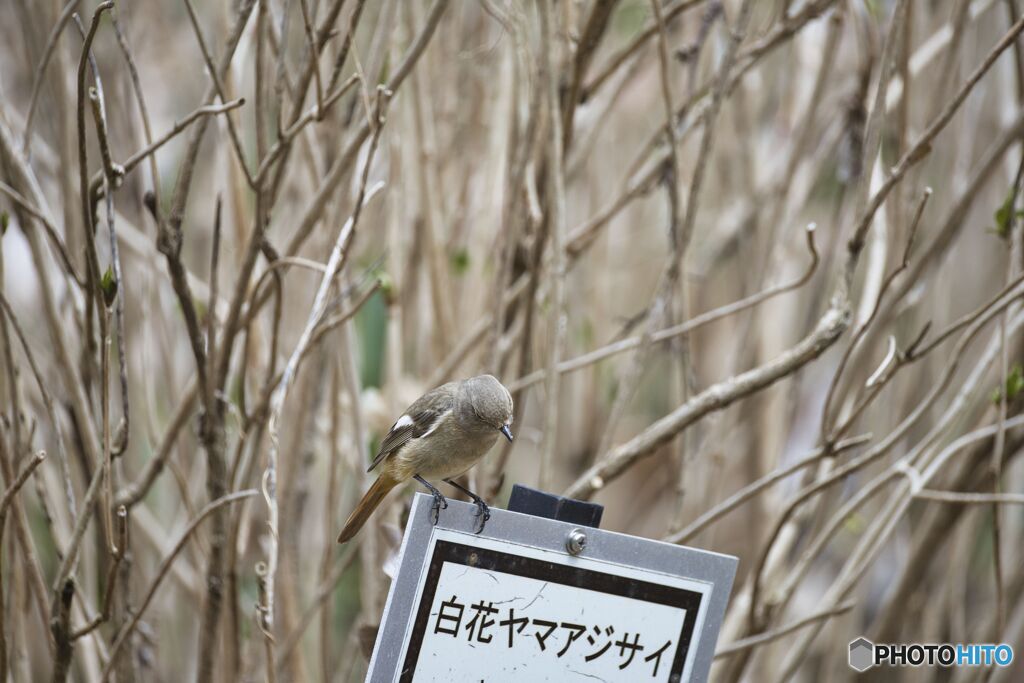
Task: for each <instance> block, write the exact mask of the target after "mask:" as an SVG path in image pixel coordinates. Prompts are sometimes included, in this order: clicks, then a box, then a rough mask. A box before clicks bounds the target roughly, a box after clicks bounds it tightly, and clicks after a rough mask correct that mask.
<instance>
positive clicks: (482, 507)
mask: <svg viewBox="0 0 1024 683" xmlns="http://www.w3.org/2000/svg"><path fill="white" fill-rule="evenodd" d="M473 502H474V503H475V504H476V517H477V520H478V521H479V524H480V526H479V527H478V528H477V530H476V531H474V532H473V533H475V534H479V533H480V532H482V531H483V530H484V526H485V525H486V524H487V521H488V520H489V519H490V518H491V508H489V507H488V506H487V503H485V502H484V501H483V500H482V499H480V498H474V500H473Z"/></svg>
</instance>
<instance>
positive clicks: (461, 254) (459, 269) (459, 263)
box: [452, 247, 469, 275]
mask: <svg viewBox="0 0 1024 683" xmlns="http://www.w3.org/2000/svg"><path fill="white" fill-rule="evenodd" d="M452 270H454V271H455V273H456V274H457V275H465V274H466V271H468V270H469V250H468V249H466V248H465V247H463V248H462V249H459V250H458V251H456V252H455V253H454V254H452Z"/></svg>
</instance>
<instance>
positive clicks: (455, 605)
mask: <svg viewBox="0 0 1024 683" xmlns="http://www.w3.org/2000/svg"><path fill="white" fill-rule="evenodd" d="M429 508H430V499H429V498H427V497H425V496H417V500H416V502H415V504H414V507H413V513H412V515H411V516H410V520H409V526H408V529H407V530H406V537H405V540H404V542H403V548H402V557H401V561H400V567H399V571H398V574H397V575H396V577H395V581H394V583H393V584H392V587H391V592H390V594H389V596H388V605H387V608H386V609H385V615H384V620H383V623H382V624H381V628H380V631H379V635H378V639H377V644H376V647H375V649H374V655H373V659H372V661H371V663H370V671H369V673H368V674H367V681H372V682H373V683H385V682H387V683H396V682H397V683H407V682H413V681H414V682H416V683H423V682H425V681H438V682H442V681H443V682H444V683H501V682H504V681H517V682H518V681H526V682H528V683H541V682H543V681H550V682H552V683H556V682H557V683H560V682H562V681H574V680H579V681H587V680H601V681H605V682H606V683H646V682H648V681H649V682H650V683H683V682H691V681H703V680H705V678H706V676H707V670H708V668H709V666H710V663H711V656H712V654H713V650H714V643H715V639H716V638H717V631H718V627H719V625H720V622H721V618H722V614H723V613H724V609H725V602H726V600H727V598H728V593H729V589H730V588H731V584H732V579H733V575H734V573H735V568H736V560H735V558H731V557H726V556H723V555H717V554H714V553H705V552H703V551H695V550H693V549H689V548H681V547H678V546H672V545H668V544H665V543H660V542H657V541H649V540H646V539H639V538H635V537H632V536H624V535H622V534H615V533H612V532H608V531H601V530H599V529H589V528H584V529H582V531H583V533H584V534H585V535H586V536H587V543H586V545H585V548H584V550H583V552H582V553H581V554H579V555H573V554H571V553H569V552H568V551H567V550H566V547H565V539H566V537H567V534H568V532H570V531H572V530H573V528H574V527H573V525H570V524H566V523H564V522H558V521H554V520H549V519H544V518H539V517H532V516H529V515H522V514H517V513H510V512H506V511H502V510H494V511H493V517H492V519H491V521H490V522H489V523H488V525H487V527H486V528H485V530H484V532H483V534H481V535H476V534H473V533H472V531H471V530H472V529H474V525H475V519H474V518H473V515H472V511H473V510H474V507H473V506H471V505H465V504H461V503H458V502H457V501H450V505H449V509H448V510H445V511H443V512H442V514H441V519H440V521H439V524H438V525H437V526H436V527H435V526H432V525H431V524H430V522H429V520H428V518H429V512H430V511H429ZM453 512H454V514H452V513H453ZM688 565H689V566H688ZM687 569H689V571H687Z"/></svg>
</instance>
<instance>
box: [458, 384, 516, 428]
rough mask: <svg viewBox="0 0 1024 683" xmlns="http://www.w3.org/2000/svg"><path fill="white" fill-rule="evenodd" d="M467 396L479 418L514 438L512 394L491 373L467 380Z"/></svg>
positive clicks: (488, 425)
mask: <svg viewBox="0 0 1024 683" xmlns="http://www.w3.org/2000/svg"><path fill="white" fill-rule="evenodd" d="M464 387H465V391H466V396H467V398H468V399H469V403H470V405H471V406H472V408H473V413H475V414H476V417H477V419H478V420H479V421H480V422H482V423H484V424H485V425H486V426H487V427H490V428H491V429H497V430H498V431H500V432H501V433H502V434H504V435H505V438H506V439H508V440H509V441H511V440H512V394H510V393H509V392H508V389H506V388H505V387H504V386H503V385H502V383H501V382H499V381H498V380H497V379H495V378H494V377H493V376H491V375H479V376H477V377H471V378H470V379H467V380H466V383H465V385H464Z"/></svg>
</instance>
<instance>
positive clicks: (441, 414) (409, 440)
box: [338, 375, 512, 543]
mask: <svg viewBox="0 0 1024 683" xmlns="http://www.w3.org/2000/svg"><path fill="white" fill-rule="evenodd" d="M511 425H512V395H511V394H509V392H508V389H506V388H505V387H504V386H502V384H501V382H499V381H498V380H497V379H495V378H494V377H492V376H491V375H479V376H477V377H470V378H469V379H464V380H462V381H461V382H449V383H448V384H443V385H441V386H439V387H438V388H436V389H434V390H432V391H428V392H427V393H426V394H424V395H423V396H421V397H420V398H418V399H416V401H415V402H413V404H412V405H411V406H409V407H408V408H407V409H406V411H405V413H404V414H403V415H402V417H400V418H398V420H397V421H395V424H393V425H392V426H391V429H390V430H389V431H388V433H387V434H386V435H385V436H384V439H383V440H382V441H381V444H380V449H379V450H378V451H377V455H376V456H375V457H374V459H373V462H372V463H371V464H370V468H369V469H368V470H367V471H368V472H369V471H372V470H373V469H374V468H376V467H378V466H380V468H381V472H380V475H378V477H377V480H376V481H375V482H374V483H373V486H371V487H370V490H369V491H367V492H366V495H364V496H363V498H362V500H360V501H359V504H358V505H356V508H355V510H353V511H352V514H351V515H349V518H348V520H347V521H346V522H345V527H344V528H343V529H342V530H341V534H340V535H339V536H338V543H344V542H346V541H348V540H349V539H351V538H352V537H353V536H355V535H356V533H357V532H358V531H359V529H361V528H362V526H363V524H365V523H366V520H367V519H369V517H370V515H371V514H373V511H374V510H375V509H376V508H377V506H378V505H380V503H381V501H382V500H384V496H386V495H387V493H388V491H390V490H391V489H393V488H394V487H395V486H397V485H399V484H401V483H402V482H405V481H408V480H409V479H416V480H417V481H418V482H420V483H421V484H423V485H424V486H426V487H427V489H429V490H430V493H431V495H433V496H434V523H437V517H438V514H439V513H440V510H441V508H445V507H447V506H448V503H447V501H446V500H445V498H444V496H443V495H442V494H441V492H440V491H438V490H437V488H436V487H434V486H433V485H432V484H431V483H430V482H429V481H428V480H431V479H432V480H435V481H437V480H441V481H445V482H448V483H449V484H451V485H452V486H454V487H455V488H457V489H459V490H460V491H462V492H463V493H465V494H467V495H468V496H469V497H470V498H472V499H473V502H474V503H476V505H477V508H478V509H479V516H480V528H479V529H478V530H477V531H478V532H479V531H481V530H483V528H484V524H485V523H486V522H487V519H488V518H489V517H490V513H489V512H488V508H487V504H486V503H485V502H484V501H483V500H481V498H480V497H479V496H477V495H476V494H475V493H473V492H471V491H469V490H467V489H465V488H463V487H462V486H460V485H459V484H457V483H455V482H454V481H452V480H453V479H454V478H455V477H458V476H460V475H462V474H464V473H465V472H467V471H468V470H469V469H470V468H471V467H473V465H475V464H476V463H477V461H479V460H480V458H482V457H483V456H484V455H485V454H486V453H487V451H489V450H490V449H491V446H493V445H494V442H495V441H496V440H497V438H498V435H499V434H504V435H505V437H506V438H507V439H508V440H509V441H511V440H512V431H511V429H510V427H511Z"/></svg>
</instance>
